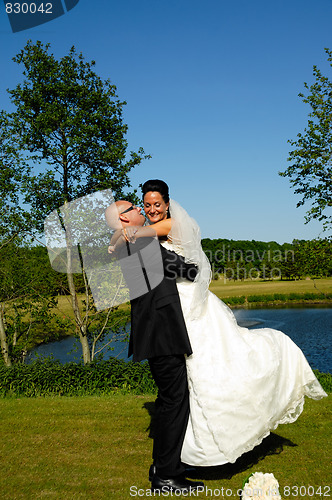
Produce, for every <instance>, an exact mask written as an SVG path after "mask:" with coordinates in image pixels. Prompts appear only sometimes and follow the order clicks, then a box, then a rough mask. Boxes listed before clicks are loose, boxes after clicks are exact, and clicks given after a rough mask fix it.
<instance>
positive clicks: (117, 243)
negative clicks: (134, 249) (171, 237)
mask: <svg viewBox="0 0 332 500" xmlns="http://www.w3.org/2000/svg"><path fill="white" fill-rule="evenodd" d="M171 228H172V219H165V220H162V221H159V222H156V223H155V224H151V225H150V226H128V227H126V228H124V229H119V230H118V231H116V232H115V233H114V234H113V236H112V238H111V241H110V246H109V247H108V252H109V253H112V252H114V251H115V250H116V248H118V247H121V246H122V244H123V243H124V241H125V240H127V241H129V242H130V243H135V241H136V239H137V238H146V237H152V238H154V237H156V236H157V237H158V238H160V237H162V236H167V235H168V234H169V232H170V230H171Z"/></svg>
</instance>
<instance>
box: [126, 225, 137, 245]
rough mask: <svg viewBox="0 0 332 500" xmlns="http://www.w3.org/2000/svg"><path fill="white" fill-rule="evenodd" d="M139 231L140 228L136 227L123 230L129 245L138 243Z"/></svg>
mask: <svg viewBox="0 0 332 500" xmlns="http://www.w3.org/2000/svg"><path fill="white" fill-rule="evenodd" d="M137 231H138V228H137V227H136V226H128V227H125V228H124V229H123V234H124V237H125V238H126V241H128V242H129V243H135V242H136V239H137V237H136V233H137Z"/></svg>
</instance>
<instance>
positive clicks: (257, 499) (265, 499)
mask: <svg viewBox="0 0 332 500" xmlns="http://www.w3.org/2000/svg"><path fill="white" fill-rule="evenodd" d="M242 500H281V496H280V495H279V483H278V481H277V480H276V478H275V477H274V475H273V474H264V473H263V472H254V474H251V475H250V476H249V478H248V479H247V480H246V482H245V484H244V485H243V488H242Z"/></svg>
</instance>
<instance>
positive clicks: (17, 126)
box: [7, 41, 149, 363]
mask: <svg viewBox="0 0 332 500" xmlns="http://www.w3.org/2000/svg"><path fill="white" fill-rule="evenodd" d="M49 49H50V45H49V44H47V45H46V46H43V44H42V43H41V42H39V41H38V42H37V43H36V44H33V43H32V42H31V41H28V43H27V44H26V46H25V47H24V49H23V50H22V51H21V52H20V53H19V54H18V55H17V56H15V57H14V58H13V60H14V62H16V63H18V64H21V65H23V67H24V70H23V75H24V76H25V79H24V81H23V83H21V84H18V85H17V86H16V88H15V89H13V90H9V91H8V92H9V94H10V96H11V101H12V103H13V104H14V105H15V106H16V110H15V111H14V112H12V113H10V114H7V120H8V124H9V125H8V127H7V129H8V131H9V134H8V135H7V138H8V140H9V141H10V137H15V138H16V143H15V144H14V143H13V142H11V143H10V145H11V148H12V149H14V150H15V151H20V152H21V153H20V154H21V155H22V157H23V162H22V166H24V175H23V178H22V189H23V192H24V193H25V195H24V200H23V201H24V202H25V203H28V204H29V205H30V206H31V213H32V215H33V220H34V221H36V222H35V225H34V228H35V229H38V230H42V228H43V222H44V219H45V217H46V215H48V214H49V213H50V212H52V211H53V210H57V209H59V207H61V206H62V205H66V204H68V203H69V202H71V201H72V200H75V199H77V198H79V197H83V196H85V195H87V194H90V193H93V192H95V191H98V190H102V189H108V188H111V189H112V192H113V193H114V195H115V196H116V197H124V196H126V198H127V199H128V198H129V199H130V198H131V199H132V200H135V194H133V193H126V194H125V193H124V190H125V189H128V188H129V187H130V181H129V177H128V173H129V171H130V170H131V169H132V168H133V167H134V166H135V165H138V164H140V163H141V161H142V160H143V159H145V158H148V157H149V156H148V155H145V153H144V151H143V149H142V148H140V149H139V150H138V152H131V153H130V155H129V158H127V153H126V150H127V146H128V145H127V141H126V139H125V136H126V132H127V125H125V124H124V123H123V120H122V110H123V106H124V105H125V104H126V103H125V102H124V101H122V102H121V101H120V100H119V98H118V96H117V94H116V87H115V85H112V84H111V82H110V81H109V80H106V81H102V79H101V78H100V77H99V76H98V75H97V74H96V73H95V72H94V71H93V69H92V68H93V67H94V66H95V62H94V61H92V62H90V63H88V62H85V61H84V58H83V56H82V54H78V53H77V52H76V49H75V47H72V48H71V49H70V51H69V54H68V55H67V56H64V57H63V58H62V59H59V60H57V59H56V58H55V57H54V55H53V54H51V53H50V52H49ZM69 261H70V259H68V262H69ZM67 276H68V287H69V291H70V296H71V302H72V308H73V311H74V315H75V322H76V334H77V335H78V337H79V339H80V341H81V345H82V350H83V359H84V362H85V363H88V362H90V360H91V352H90V345H89V330H88V324H89V321H88V314H87V313H88V310H86V311H84V312H82V311H81V310H80V307H79V300H78V294H77V290H76V287H75V280H74V276H73V272H72V271H71V269H68V272H67ZM86 286H87V285H86ZM89 303H90V301H89V300H86V301H85V307H86V308H89V307H90V306H89Z"/></svg>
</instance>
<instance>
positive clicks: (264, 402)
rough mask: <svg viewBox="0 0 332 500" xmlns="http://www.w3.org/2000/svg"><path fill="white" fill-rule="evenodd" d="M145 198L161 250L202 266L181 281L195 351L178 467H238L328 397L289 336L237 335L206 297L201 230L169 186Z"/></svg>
mask: <svg viewBox="0 0 332 500" xmlns="http://www.w3.org/2000/svg"><path fill="white" fill-rule="evenodd" d="M142 190H143V202H144V210H145V214H146V216H147V218H148V220H149V222H150V224H153V229H155V231H156V233H157V235H158V237H159V240H160V243H161V244H162V245H163V246H164V247H166V248H167V249H169V250H172V251H175V252H176V253H178V254H180V255H182V256H183V257H185V260H186V262H188V263H195V264H196V265H197V266H198V274H197V277H196V279H195V281H194V283H191V282H189V281H187V280H185V279H181V278H178V279H177V287H178V292H179V296H180V300H181V306H182V310H183V315H184V319H185V322H186V326H187V330H188V335H189V339H190V343H191V346H192V350H193V354H192V355H190V356H188V357H186V367H187V376H188V385H189V394H190V417H189V422H188V426H187V431H186V435H185V439H184V443H183V448H182V454H181V459H182V461H183V462H184V463H186V464H189V465H193V466H213V465H221V464H224V463H227V462H231V463H232V462H235V461H236V459H237V458H238V457H239V456H240V455H242V454H243V453H245V452H248V451H250V450H252V449H253V448H254V447H255V446H256V445H258V444H259V443H261V441H262V440H263V439H264V438H265V437H266V436H267V435H268V434H269V433H270V431H271V430H273V429H276V427H277V426H278V425H279V424H285V423H291V422H294V421H295V420H296V419H297V418H298V416H299V415H300V414H301V412H302V410H303V404H304V396H308V397H310V398H313V399H321V398H322V397H324V396H327V394H326V393H325V392H324V390H323V389H322V387H321V386H320V384H319V382H318V380H317V379H316V377H315V375H314V373H313V371H312V370H311V368H310V366H309V364H308V362H307V360H306V359H305V357H304V355H303V353H302V351H301V350H300V349H299V348H298V347H297V346H296V345H295V344H294V342H293V341H292V340H291V339H290V338H289V337H288V336H287V335H285V334H284V333H282V332H280V331H277V330H273V329H271V328H262V329H257V330H254V331H250V330H248V329H247V328H243V327H240V326H239V325H238V324H237V322H236V319H235V317H234V315H233V313H232V311H231V310H230V309H229V308H228V306H226V304H224V303H223V302H222V301H221V300H219V299H218V298H217V297H216V296H215V295H214V294H213V293H211V292H210V291H209V289H208V287H209V283H210V280H211V268H210V264H209V261H208V259H207V257H206V255H205V253H204V252H203V250H202V247H201V237H200V230H199V227H198V225H197V223H196V222H195V220H194V219H192V218H191V217H190V216H189V215H188V213H187V212H186V211H185V210H184V209H183V208H182V207H181V206H180V205H179V204H178V203H177V202H175V201H174V200H170V199H169V194H168V186H167V184H166V183H165V182H163V181H160V180H149V181H147V182H145V183H144V184H143V187H142ZM145 230H146V228H139V229H137V228H136V229H135V230H133V231H132V232H129V234H127V235H126V237H127V238H129V240H130V241H131V242H133V241H134V240H135V239H136V238H137V237H141V236H144V231H145ZM127 231H128V230H127Z"/></svg>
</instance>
